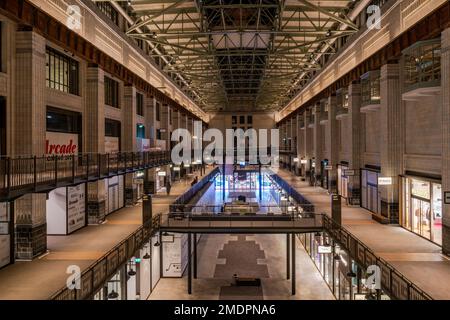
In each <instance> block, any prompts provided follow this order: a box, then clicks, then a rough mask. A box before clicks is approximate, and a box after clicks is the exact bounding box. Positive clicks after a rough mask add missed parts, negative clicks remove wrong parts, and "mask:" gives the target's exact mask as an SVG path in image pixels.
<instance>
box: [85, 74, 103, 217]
mask: <svg viewBox="0 0 450 320" xmlns="http://www.w3.org/2000/svg"><path fill="white" fill-rule="evenodd" d="M86 77H87V86H86V116H85V117H84V123H85V126H84V127H85V130H84V132H85V136H86V139H84V141H86V143H85V145H86V149H85V150H86V152H88V153H93V154H95V153H105V86H104V82H105V74H104V72H103V70H102V69H100V68H99V67H98V66H97V65H89V66H88V69H87V76H86ZM106 192H107V189H106V186H105V181H103V180H100V181H95V182H89V183H88V184H87V194H88V196H87V215H88V223H89V224H100V223H102V222H103V221H105V216H106Z"/></svg>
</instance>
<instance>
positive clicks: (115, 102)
mask: <svg viewBox="0 0 450 320" xmlns="http://www.w3.org/2000/svg"><path fill="white" fill-rule="evenodd" d="M105 104H107V105H108V106H111V107H114V108H119V83H118V82H117V81H115V80H113V79H111V78H108V77H106V76H105Z"/></svg>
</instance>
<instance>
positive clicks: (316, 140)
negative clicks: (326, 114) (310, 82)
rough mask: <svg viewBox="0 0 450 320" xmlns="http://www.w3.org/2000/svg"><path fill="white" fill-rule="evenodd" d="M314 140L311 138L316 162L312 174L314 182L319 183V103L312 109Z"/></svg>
mask: <svg viewBox="0 0 450 320" xmlns="http://www.w3.org/2000/svg"><path fill="white" fill-rule="evenodd" d="M313 110H314V132H313V135H314V138H313V141H314V142H313V143H314V147H313V154H314V159H315V162H316V167H315V168H314V173H315V176H316V180H317V181H319V180H320V179H321V178H322V174H323V172H322V169H321V165H320V163H321V161H322V158H323V142H322V127H321V124H320V117H321V115H322V110H321V107H320V103H317V104H316V105H315V106H314V107H313Z"/></svg>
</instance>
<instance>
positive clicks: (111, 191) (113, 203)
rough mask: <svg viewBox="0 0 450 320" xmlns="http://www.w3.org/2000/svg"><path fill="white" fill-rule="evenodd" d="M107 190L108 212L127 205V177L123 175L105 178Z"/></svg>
mask: <svg viewBox="0 0 450 320" xmlns="http://www.w3.org/2000/svg"><path fill="white" fill-rule="evenodd" d="M104 183H105V190H106V201H105V202H106V214H107V215H108V214H110V213H113V212H114V211H117V210H119V209H122V208H123V207H124V206H125V192H124V190H125V178H124V176H123V175H120V176H115V177H111V178H109V179H105V180H104Z"/></svg>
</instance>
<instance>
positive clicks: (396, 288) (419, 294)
mask: <svg viewBox="0 0 450 320" xmlns="http://www.w3.org/2000/svg"><path fill="white" fill-rule="evenodd" d="M323 219H324V222H323V226H324V229H325V230H326V231H327V232H328V233H329V234H330V235H331V236H332V237H333V238H334V240H336V241H337V242H339V244H340V245H341V246H342V247H344V248H345V250H346V251H347V252H348V253H349V254H350V256H352V258H353V259H354V260H355V261H356V262H357V263H358V265H359V266H360V267H362V268H367V267H369V266H371V265H376V266H378V267H380V269H381V286H382V289H383V290H384V291H385V292H386V293H388V295H389V296H390V297H391V298H392V299H396V300H433V298H432V297H431V296H430V295H428V294H427V293H426V292H424V291H423V290H421V289H420V288H418V287H417V286H416V285H415V284H414V283H413V282H412V281H410V280H409V279H408V278H406V277H405V276H404V275H403V274H401V273H400V272H399V271H398V270H397V269H396V268H394V267H393V266H392V265H390V264H389V263H388V262H387V261H385V260H384V259H382V258H380V257H378V256H377V255H376V254H375V253H374V252H373V251H372V250H370V249H369V248H368V247H367V246H366V245H365V244H363V243H362V242H361V241H359V240H358V239H357V238H356V237H355V236H354V235H352V234H351V233H350V232H349V231H348V230H347V229H345V228H343V227H342V226H340V225H339V224H337V223H336V222H335V221H334V220H332V219H331V218H330V217H328V216H326V215H324V216H323Z"/></svg>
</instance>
